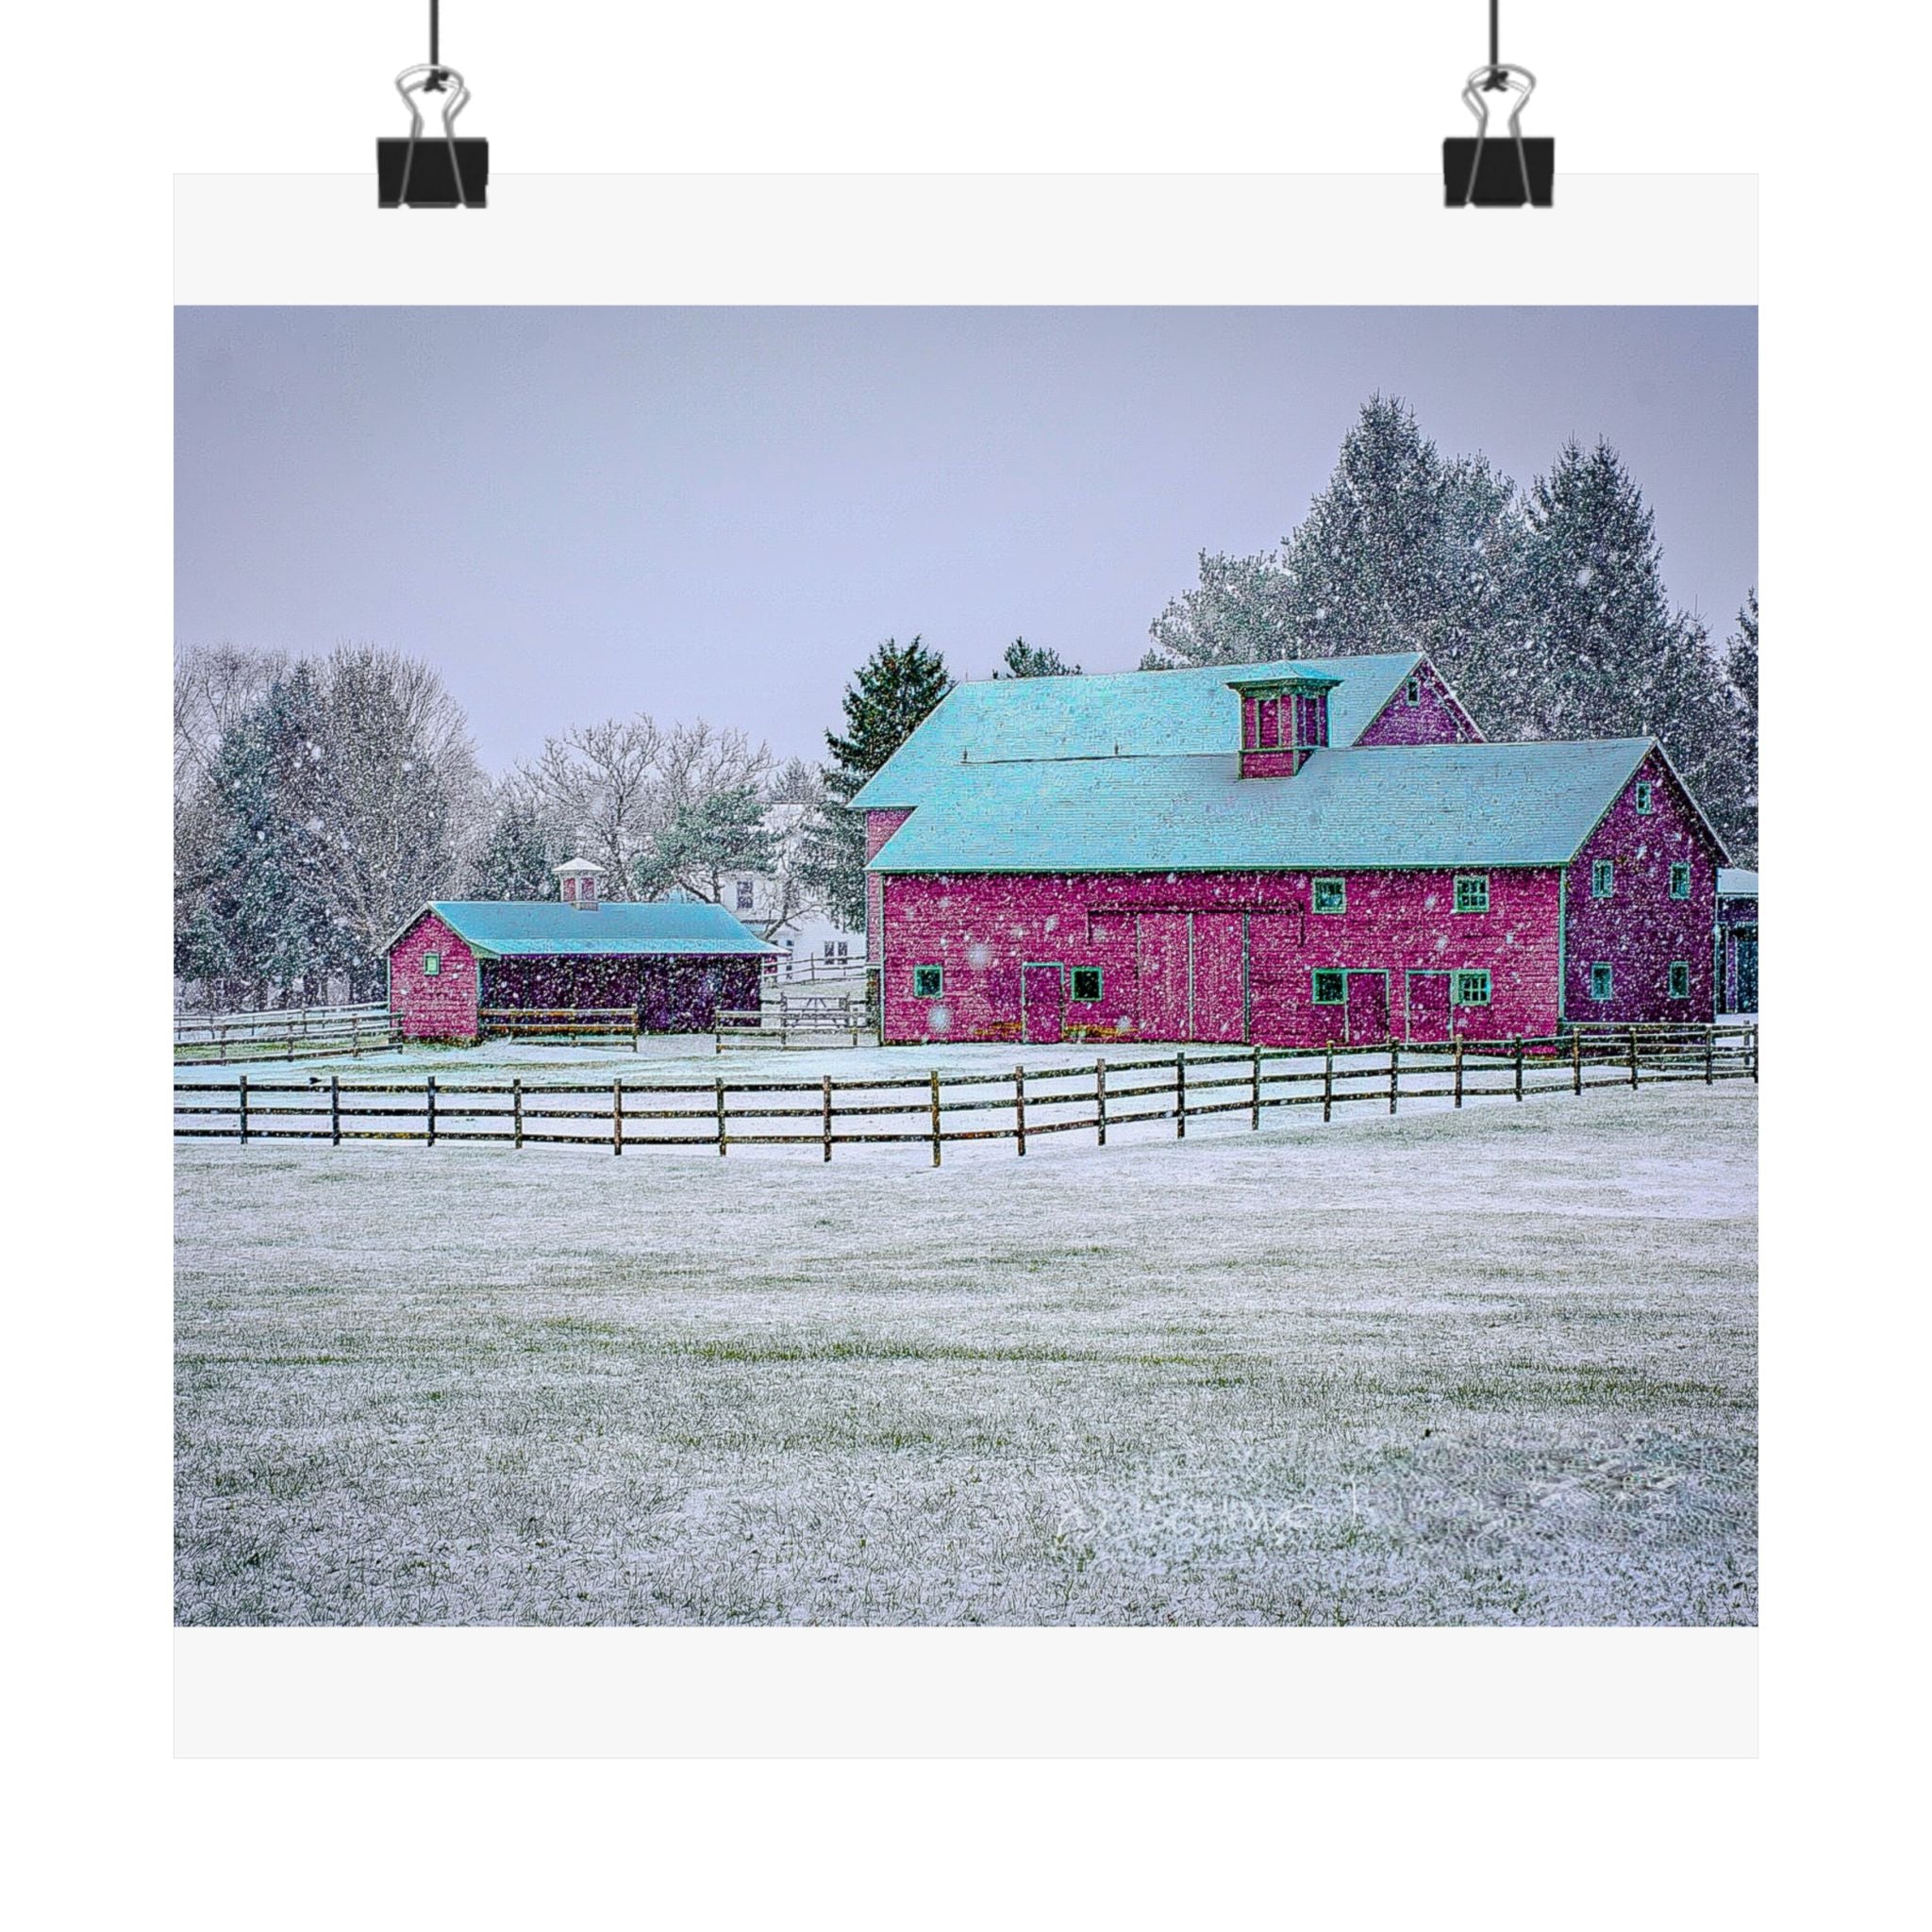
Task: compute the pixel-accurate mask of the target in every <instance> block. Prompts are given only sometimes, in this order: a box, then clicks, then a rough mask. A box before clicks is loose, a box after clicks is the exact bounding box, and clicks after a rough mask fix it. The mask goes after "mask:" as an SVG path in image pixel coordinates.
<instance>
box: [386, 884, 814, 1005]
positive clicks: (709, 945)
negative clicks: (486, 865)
mask: <svg viewBox="0 0 1932 1932" xmlns="http://www.w3.org/2000/svg"><path fill="white" fill-rule="evenodd" d="M558 874H559V875H560V879H561V897H560V898H558V899H550V900H518V899H439V900H437V901H435V902H434V903H432V904H430V905H428V906H425V907H424V908H423V909H422V910H421V911H420V912H418V913H416V914H415V915H414V917H413V918H411V919H410V920H409V922H408V924H406V925H405V926H404V927H403V929H402V930H401V931H400V932H399V933H397V934H396V936H395V938H394V939H393V940H391V941H390V945H389V995H390V1010H391V1013H392V1014H393V1015H394V1016H395V1020H396V1024H397V1026H398V1028H399V1030H400V1031H401V1033H402V1036H403V1038H404V1039H405V1040H451V1041H474V1040H475V1039H477V1038H478V1037H479V1035H480V1033H481V1031H482V1020H481V1012H482V1009H483V1008H486V1007H493V1008H523V1009H525V1010H533V1009H534V1010H543V1011H554V1010H558V1009H570V1008H601V1009H604V1010H607V1011H610V1010H619V1009H627V1010H630V1011H634V1012H635V1013H636V1014H637V1016H638V1025H639V1028H640V1030H641V1031H642V1032H646V1033H703V1032H708V1031H709V1030H710V1028H711V1027H712V1026H713V1025H715V1024H716V1022H717V1013H718V1009H719V1008H721V1007H723V1008H752V1007H756V1006H757V1005H758V990H759V981H760V979H761V977H762V976H763V974H764V972H765V970H766V966H767V962H768V961H769V960H770V959H771V958H773V957H774V952H775V948H774V947H772V946H769V945H767V944H766V943H765V941H763V940H761V939H759V938H758V936H757V935H756V934H755V933H753V932H752V931H750V930H749V928H747V927H746V926H745V925H744V924H741V922H740V921H739V920H738V919H736V918H734V917H733V915H732V914H731V913H729V912H727V911H725V909H724V907H722V906H712V905H708V904H704V903H700V902H693V901H687V900H654V901H651V902H648V903H642V904H640V903H635V902H631V901H618V900H608V899H604V898H603V897H601V895H600V894H599V892H598V890H597V880H598V876H599V874H598V872H597V869H596V867H595V866H592V865H589V864H586V863H585V862H584V861H583V860H581V859H573V860H572V861H571V862H570V863H569V864H568V865H561V866H558Z"/></svg>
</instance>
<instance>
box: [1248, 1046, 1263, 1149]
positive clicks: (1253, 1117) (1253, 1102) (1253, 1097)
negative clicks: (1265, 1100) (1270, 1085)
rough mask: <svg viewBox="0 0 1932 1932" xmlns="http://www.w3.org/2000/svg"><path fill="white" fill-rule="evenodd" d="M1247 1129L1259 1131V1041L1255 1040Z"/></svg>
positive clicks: (1254, 1132) (1249, 1076) (1256, 1132)
mask: <svg viewBox="0 0 1932 1932" xmlns="http://www.w3.org/2000/svg"><path fill="white" fill-rule="evenodd" d="M1248 1078H1249V1094H1248V1131H1249V1132H1250V1133H1251V1134H1258V1133H1259V1132H1260V1131H1261V1042H1260V1041H1258V1040H1257V1041H1256V1042H1255V1058H1254V1063H1253V1066H1252V1068H1251V1070H1250V1073H1249V1075H1248Z"/></svg>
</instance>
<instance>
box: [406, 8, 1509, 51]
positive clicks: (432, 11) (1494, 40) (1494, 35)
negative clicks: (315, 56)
mask: <svg viewBox="0 0 1932 1932" xmlns="http://www.w3.org/2000/svg"><path fill="white" fill-rule="evenodd" d="M1501 8H1502V0H1490V65H1491V67H1500V66H1502V64H1503V56H1502V54H1501V53H1500V52H1499V51H1498V48H1499V45H1500V42H1501V33H1500V30H1499V29H1498V27H1497V25H1496V15H1497V14H1498V12H1500V11H1501ZM429 18H430V20H431V21H432V22H434V20H435V19H436V0H429ZM435 32H436V29H435V27H434V25H432V26H431V27H430V34H431V36H432V42H431V44H432V45H433V44H434V40H433V36H434V34H435ZM429 58H431V59H432V60H434V59H435V58H436V56H435V55H434V54H433V53H432V54H431V55H430V57H429Z"/></svg>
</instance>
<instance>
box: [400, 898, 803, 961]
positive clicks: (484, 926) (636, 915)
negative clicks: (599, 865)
mask: <svg viewBox="0 0 1932 1932" xmlns="http://www.w3.org/2000/svg"><path fill="white" fill-rule="evenodd" d="M426 909H427V910H429V911H431V912H434V913H435V914H436V915H437V917H438V918H439V919H441V921H442V922H443V924H446V925H448V926H450V927H451V928H452V929H453V930H455V931H456V932H458V933H459V934H460V935H461V936H462V937H463V938H464V939H465V940H467V941H469V943H470V944H471V945H472V946H475V948H477V950H478V951H480V952H484V953H491V954H495V955H498V956H503V955H513V954H520V953H522V954H537V955H542V956H545V957H549V956H555V955H559V954H565V953H572V954H599V953H602V954H609V953H617V954H637V953H699V954H705V955H716V954H721V953H769V952H771V951H772V950H773V949H772V948H771V947H770V946H769V945H767V944H766V943H765V941H763V940H761V939H759V938H758V935H757V934H756V933H754V932H753V931H751V929H750V928H749V927H748V926H746V925H745V924H744V923H743V922H742V921H741V920H739V919H737V918H735V917H734V916H733V915H732V914H731V913H729V912H727V911H725V909H724V907H722V906H712V905H708V904H705V903H703V902H691V903H680V902H677V901H674V900H664V899H656V900H651V901H649V902H648V903H639V902H636V901H631V900H622V899H607V900H606V901H605V902H604V903H603V904H602V905H601V906H599V907H598V908H597V909H596V910H595V911H594V912H580V911H578V910H577V908H575V906H566V905H564V904H563V903H562V902H561V901H560V900H557V899H438V900H435V901H433V902H432V903H431V904H430V906H429V907H428V908H426ZM416 917H417V918H418V919H420V918H421V917H422V914H421V913H418V914H417V915H416ZM415 923H416V921H415V920H414V919H412V920H411V921H410V922H409V924H410V925H414V924H415ZM405 930H406V931H407V930H408V928H407V927H406V928H405ZM399 937H400V935H399Z"/></svg>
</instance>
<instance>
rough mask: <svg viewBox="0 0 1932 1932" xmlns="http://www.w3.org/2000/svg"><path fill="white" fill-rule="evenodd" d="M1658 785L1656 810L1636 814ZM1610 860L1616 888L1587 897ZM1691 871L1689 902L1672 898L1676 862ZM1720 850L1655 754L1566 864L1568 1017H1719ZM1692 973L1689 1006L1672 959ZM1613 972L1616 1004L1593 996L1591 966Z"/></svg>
mask: <svg viewBox="0 0 1932 1932" xmlns="http://www.w3.org/2000/svg"><path fill="white" fill-rule="evenodd" d="M1640 779H1641V780H1644V781H1646V782H1648V783H1649V784H1650V785H1652V786H1653V787H1654V788H1655V791H1654V794H1653V800H1654V809H1653V810H1652V811H1650V812H1649V813H1648V814H1642V813H1640V812H1639V811H1638V809H1637V786H1638V782H1639V780H1640ZM1600 858H1607V859H1608V860H1609V861H1610V862H1611V864H1612V866H1613V867H1614V868H1615V890H1614V891H1613V892H1612V893H1611V896H1610V897H1609V898H1607V899H1597V898H1592V897H1591V890H1590V882H1591V866H1592V865H1593V864H1594V863H1595V861H1596V860H1597V859H1600ZM1674 860H1680V861H1682V862H1684V863H1687V864H1688V865H1689V866H1690V867H1691V896H1690V897H1689V898H1688V899H1673V898H1672V897H1671V895H1670V879H1671V865H1672V862H1673V861H1674ZM1717 867H1718V851H1717V846H1716V844H1715V843H1714V842H1713V841H1712V839H1711V837H1710V834H1709V833H1708V832H1707V831H1706V830H1705V828H1704V825H1703V823H1702V821H1701V820H1700V819H1699V818H1698V816H1697V814H1696V812H1695V810H1694V809H1693V808H1692V807H1691V803H1690V801H1689V799H1688V798H1686V796H1685V795H1684V793H1683V791H1681V790H1680V789H1679V788H1678V786H1677V783H1676V781H1675V780H1674V778H1673V777H1672V776H1671V774H1670V771H1669V768H1668V767H1667V766H1666V765H1665V764H1664V761H1663V759H1662V758H1659V757H1658V756H1657V754H1656V753H1655V752H1653V753H1652V754H1651V755H1650V756H1649V757H1648V758H1645V759H1644V761H1643V764H1642V767H1641V770H1639V771H1638V772H1637V773H1636V774H1634V775H1633V776H1632V778H1631V780H1630V782H1629V783H1628V784H1627V785H1625V786H1624V789H1623V791H1620V792H1619V793H1618V794H1617V802H1616V803H1615V804H1614V805H1613V806H1612V807H1611V808H1610V809H1609V810H1608V811H1607V813H1606V814H1605V815H1604V820H1603V823H1602V824H1600V825H1598V827H1597V828H1596V830H1595V831H1594V832H1592V833H1591V836H1590V837H1589V839H1587V840H1586V841H1584V845H1583V849H1582V851H1581V852H1580V853H1579V854H1578V855H1577V858H1576V859H1575V861H1574V863H1573V864H1572V866H1571V867H1570V873H1569V880H1568V892H1567V897H1568V908H1569V909H1568V925H1567V931H1566V933H1565V948H1564V950H1565V964H1564V979H1565V984H1564V1001H1565V1005H1564V1013H1565V1016H1566V1017H1567V1018H1569V1019H1571V1020H1576V1021H1591V1020H1608V1021H1618V1022H1628V1021H1632V1020H1636V1021H1649V1020H1694V1021H1706V1020H1709V1019H1710V1018H1711V1017H1712V1016H1713V1014H1714V1013H1715V1012H1716V1009H1717V1008H1716V998H1717V989H1716V970H1715V952H1716V946H1715V934H1716V930H1717ZM1675 959H1681V960H1683V961H1684V962H1685V964H1686V965H1688V966H1689V967H1690V969H1691V993H1690V997H1689V998H1687V999H1672V998H1671V997H1670V968H1671V962H1672V961H1673V960H1675ZM1597 962H1602V963H1604V964H1607V966H1608V967H1609V968H1610V977H1611V997H1610V998H1609V999H1607V1000H1597V999H1592V998H1591V991H1590V985H1591V975H1590V969H1591V965H1592V964H1595V963H1597Z"/></svg>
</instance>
